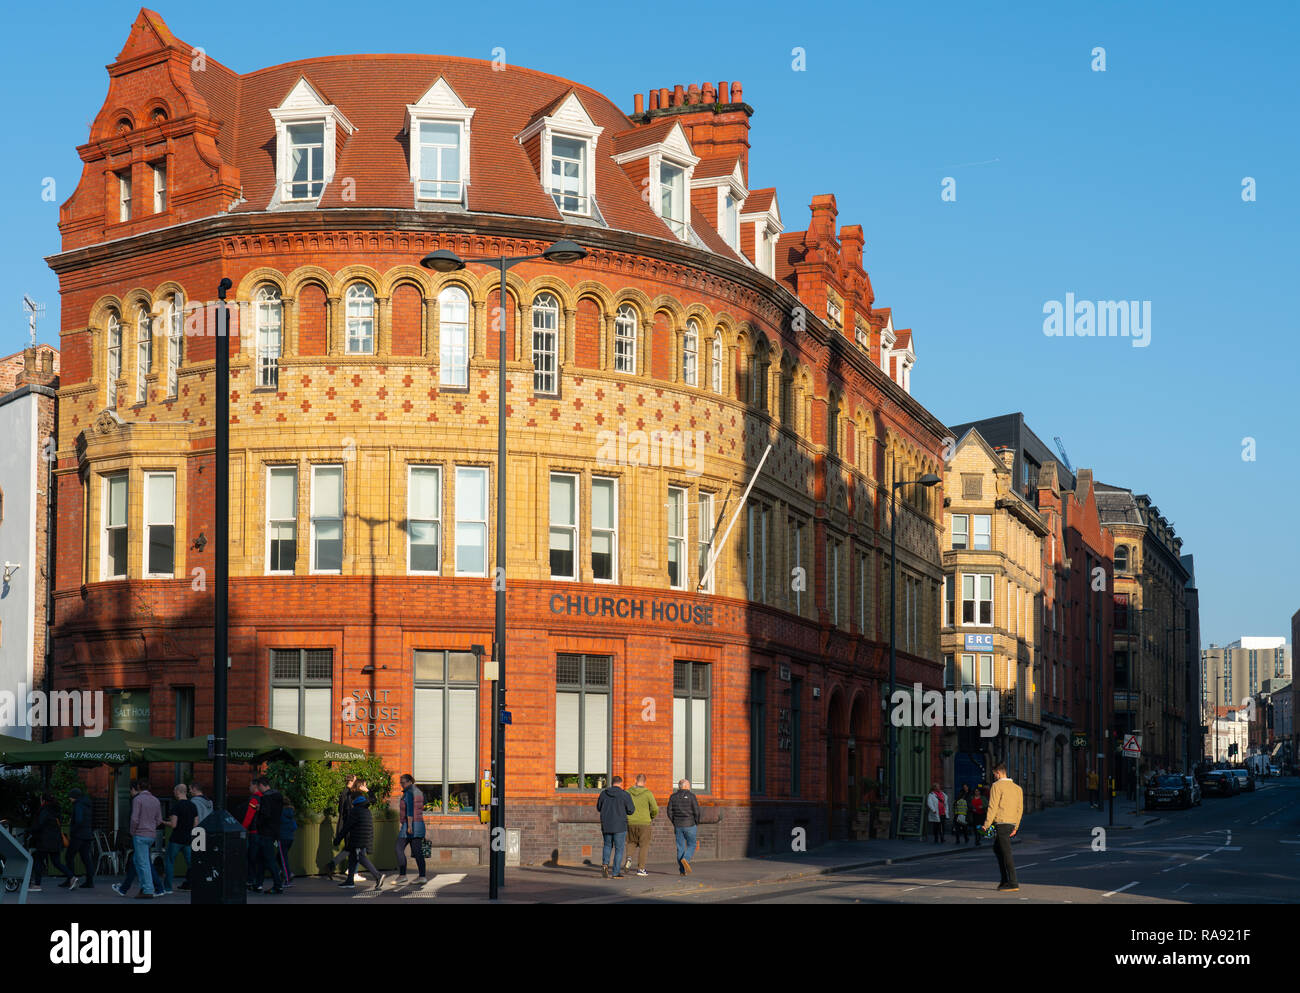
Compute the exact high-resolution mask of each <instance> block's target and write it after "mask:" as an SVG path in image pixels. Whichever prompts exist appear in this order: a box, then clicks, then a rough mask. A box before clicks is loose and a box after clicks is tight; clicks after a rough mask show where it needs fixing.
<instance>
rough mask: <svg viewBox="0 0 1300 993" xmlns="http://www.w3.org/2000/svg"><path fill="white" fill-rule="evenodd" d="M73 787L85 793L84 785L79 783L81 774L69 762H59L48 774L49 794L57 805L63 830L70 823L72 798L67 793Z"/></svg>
mask: <svg viewBox="0 0 1300 993" xmlns="http://www.w3.org/2000/svg"><path fill="white" fill-rule="evenodd" d="M74 786H79V787H81V789H82V791H83V792H85V788H86V787H85V784H84V783H82V781H81V773H79V772H78V771H77V768H76V766H74V765H73V764H72V763H71V762H59V763H57V764H56V765H55V766H54V771H53V772H52V773H50V792H51V793H53V794H54V799H55V801H56V802H57V803H58V805H59V816H60V817H62V818H63V827H64V830H65V831H66V830H67V827H68V825H69V824H70V823H71V822H72V797H70V796H68V791H69V790H70V789H72V788H73V787H74Z"/></svg>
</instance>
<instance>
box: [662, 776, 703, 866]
mask: <svg viewBox="0 0 1300 993" xmlns="http://www.w3.org/2000/svg"><path fill="white" fill-rule="evenodd" d="M668 823H669V824H671V825H672V826H673V834H675V835H676V836H677V871H678V872H680V873H681V874H682V875H683V876H687V875H690V871H691V859H693V858H695V829H696V828H697V827H698V826H699V823H700V801H699V800H697V799H696V798H695V794H694V793H692V792H691V781H690V780H689V779H683V780H682V781H681V782H680V783H678V784H677V792H676V793H674V794H673V795H672V796H670V797H669V798H668Z"/></svg>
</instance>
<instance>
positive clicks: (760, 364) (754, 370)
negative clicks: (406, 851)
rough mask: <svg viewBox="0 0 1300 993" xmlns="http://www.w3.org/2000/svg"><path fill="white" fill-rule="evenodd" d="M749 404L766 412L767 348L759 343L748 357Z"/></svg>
mask: <svg viewBox="0 0 1300 993" xmlns="http://www.w3.org/2000/svg"><path fill="white" fill-rule="evenodd" d="M749 402H750V403H751V404H753V405H754V406H755V407H757V408H758V409H759V410H767V346H766V345H765V344H764V343H762V342H759V343H758V344H756V345H755V346H754V354H753V355H751V356H750V357H749Z"/></svg>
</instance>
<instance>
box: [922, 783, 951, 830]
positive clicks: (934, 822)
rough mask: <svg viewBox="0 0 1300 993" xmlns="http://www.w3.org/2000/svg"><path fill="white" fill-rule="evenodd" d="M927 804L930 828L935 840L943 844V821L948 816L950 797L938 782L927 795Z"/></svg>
mask: <svg viewBox="0 0 1300 993" xmlns="http://www.w3.org/2000/svg"><path fill="white" fill-rule="evenodd" d="M925 806H926V809H927V810H928V811H929V820H930V830H931V831H932V832H933V837H934V842H935V844H943V821H944V818H945V817H947V816H948V798H947V797H946V796H944V793H943V790H941V789H940V788H939V784H938V783H935V784H934V789H932V790H931V791H930V795H929V796H928V797H926V800H925Z"/></svg>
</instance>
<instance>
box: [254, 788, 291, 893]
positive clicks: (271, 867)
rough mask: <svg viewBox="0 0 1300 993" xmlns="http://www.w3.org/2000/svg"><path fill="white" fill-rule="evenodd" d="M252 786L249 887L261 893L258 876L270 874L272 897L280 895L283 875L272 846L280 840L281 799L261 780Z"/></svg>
mask: <svg viewBox="0 0 1300 993" xmlns="http://www.w3.org/2000/svg"><path fill="white" fill-rule="evenodd" d="M254 785H255V786H256V788H257V789H258V791H259V793H260V795H259V796H258V803H257V818H256V822H255V823H256V826H257V862H256V868H255V870H254V873H253V883H252V886H251V887H250V888H251V889H254V890H256V891H257V892H258V893H265V892H267V891H266V890H263V889H262V876H263V874H264V873H266V872H270V873H271V889H270V892H271V893H273V894H280V893H283V892H284V875H283V874H282V873H281V871H280V853H279V851H278V850H277V849H276V847H275V843H276V842H277V841H279V840H280V821H281V820H282V819H283V815H284V797H283V796H281V794H280V791H279V790H277V789H275V788H274V787H273V786H272V785H271V783H270V781H269V780H267V779H266V777H265V776H259V777H258V778H257V779H256V780H254Z"/></svg>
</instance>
